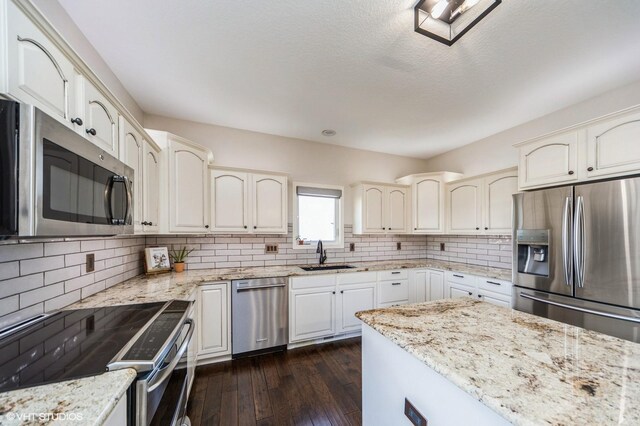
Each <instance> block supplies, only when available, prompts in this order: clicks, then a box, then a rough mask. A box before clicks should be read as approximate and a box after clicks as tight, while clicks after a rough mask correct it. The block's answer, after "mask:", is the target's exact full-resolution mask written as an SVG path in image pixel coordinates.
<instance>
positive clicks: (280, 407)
mask: <svg viewBox="0 0 640 426" xmlns="http://www.w3.org/2000/svg"><path fill="white" fill-rule="evenodd" d="M284 386H286V385H285V384H284V383H282V384H281V386H278V387H275V388H271V389H269V400H270V401H271V408H272V409H273V417H274V418H275V421H276V424H278V425H290V424H293V421H292V419H291V415H290V414H291V407H290V405H289V401H288V400H287V397H286V394H285V392H284V390H283V387H284Z"/></svg>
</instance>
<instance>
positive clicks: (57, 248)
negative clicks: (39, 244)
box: [44, 241, 80, 256]
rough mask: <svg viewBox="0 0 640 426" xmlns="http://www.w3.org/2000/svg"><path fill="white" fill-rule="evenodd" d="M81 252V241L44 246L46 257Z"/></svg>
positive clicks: (46, 244)
mask: <svg viewBox="0 0 640 426" xmlns="http://www.w3.org/2000/svg"><path fill="white" fill-rule="evenodd" d="M79 251H80V241H65V242H58V243H45V244H44V255H45V256H57V255H60V254H69V253H77V252H79Z"/></svg>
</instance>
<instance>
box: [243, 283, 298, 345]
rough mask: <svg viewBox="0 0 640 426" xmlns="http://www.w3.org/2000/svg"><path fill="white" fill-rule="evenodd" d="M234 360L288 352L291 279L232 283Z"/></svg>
mask: <svg viewBox="0 0 640 426" xmlns="http://www.w3.org/2000/svg"><path fill="white" fill-rule="evenodd" d="M231 289H232V292H231V303H232V307H231V315H232V321H231V324H232V331H233V333H232V351H231V352H232V354H233V357H238V356H246V355H253V354H257V353H263V352H269V351H276V350H282V349H286V346H287V342H288V336H289V309H288V294H289V292H288V285H287V278H286V277H281V278H260V279H251V280H236V281H231Z"/></svg>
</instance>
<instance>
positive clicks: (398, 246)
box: [396, 242, 402, 250]
mask: <svg viewBox="0 0 640 426" xmlns="http://www.w3.org/2000/svg"><path fill="white" fill-rule="evenodd" d="M396 250H402V243H400V242H397V243H396Z"/></svg>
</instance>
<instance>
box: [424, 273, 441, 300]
mask: <svg viewBox="0 0 640 426" xmlns="http://www.w3.org/2000/svg"><path fill="white" fill-rule="evenodd" d="M427 277H428V280H427V290H428V294H427V296H426V300H440V299H444V297H445V294H444V272H441V271H427Z"/></svg>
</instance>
